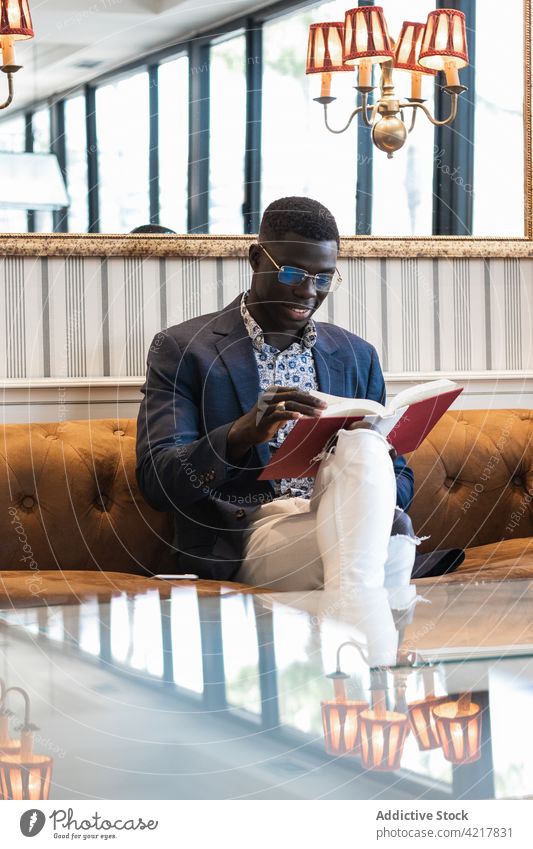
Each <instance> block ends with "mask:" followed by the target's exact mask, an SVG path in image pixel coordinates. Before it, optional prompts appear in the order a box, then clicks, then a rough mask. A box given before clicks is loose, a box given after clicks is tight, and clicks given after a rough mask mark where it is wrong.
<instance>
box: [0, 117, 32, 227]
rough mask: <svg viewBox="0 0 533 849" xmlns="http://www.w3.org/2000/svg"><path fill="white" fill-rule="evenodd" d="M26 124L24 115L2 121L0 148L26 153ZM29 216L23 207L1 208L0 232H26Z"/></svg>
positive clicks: (0, 125)
mask: <svg viewBox="0 0 533 849" xmlns="http://www.w3.org/2000/svg"><path fill="white" fill-rule="evenodd" d="M25 128H26V125H25V121H24V116H23V115H17V116H16V118H8V119H7V120H3V121H0V150H5V151H11V152H13V153H24V151H25V149H26V129H25ZM27 229H28V218H27V215H26V213H25V212H24V210H22V209H0V233H26V231H27Z"/></svg>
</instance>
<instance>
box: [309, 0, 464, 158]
mask: <svg viewBox="0 0 533 849" xmlns="http://www.w3.org/2000/svg"><path fill="white" fill-rule="evenodd" d="M376 64H379V65H380V66H381V80H380V95H379V97H378V98H377V99H376V100H375V102H373V103H370V102H369V95H370V94H371V92H372V91H374V86H373V85H372V66H373V65H376ZM467 65H468V47H467V42H466V21H465V16H464V13H463V12H460V11H458V10H457V9H436V10H435V11H432V12H430V13H429V15H428V19H427V22H426V23H425V24H422V23H416V22H413V21H404V23H403V26H402V29H401V32H400V36H399V38H398V40H397V42H396V43H394V41H393V40H392V39H391V37H390V35H389V31H388V28H387V22H386V20H385V15H384V13H383V9H382V8H381V7H380V6H361V7H358V8H356V9H349V10H348V11H347V12H346V16H345V20H344V22H342V21H340V22H339V21H334V22H330V23H316V24H311V26H310V29H309V44H308V50H307V68H306V73H307V74H321V75H322V85H321V92H320V97H316V98H314V99H315V100H316V101H317V102H318V103H320V104H322V106H323V107H324V121H325V124H326V127H327V129H328V130H329V131H330V132H331V133H336V134H338V133H343V132H345V131H346V130H347V129H348V127H349V126H350V124H351V123H352V121H353V119H354V118H355V116H356V115H361V119H362V122H363V124H364V125H365V126H366V127H369V128H370V129H371V131H372V141H373V143H374V144H375V146H376V147H377V148H378V149H379V150H383V151H384V152H385V153H386V154H387V156H388V158H389V159H390V158H392V156H393V154H394V153H395V152H396V151H397V150H400V148H402V147H403V145H404V144H405V140H406V139H407V136H408V134H409V133H410V132H411V131H412V130H413V129H414V126H415V122H416V116H417V113H418V111H419V110H421V111H422V112H424V114H425V115H426V117H427V118H428V119H429V120H430V121H431V123H432V124H434V125H435V126H444V125H446V124H451V123H452V122H453V121H454V120H455V118H456V116H457V104H458V99H459V96H460V95H461V94H462V93H463V92H464V91H466V90H467V89H466V87H465V86H463V85H461V83H460V80H459V70H460V69H461V68H465V67H466V66H467ZM355 68H356V69H357V74H358V78H357V85H356V86H355V88H356V89H357V91H358V92H359V93H360V95H361V102H360V105H359V106H357V108H356V109H354V111H353V112H352V114H351V115H350V117H349V119H348V122H347V123H346V124H345V126H344V127H342V128H341V129H333V128H332V127H331V126H330V125H329V122H328V106H329V105H330V104H331V103H333V102H334V101H335V100H336V98H335V97H332V96H331V83H332V75H333V74H334V73H343V72H347V71H352V72H353V71H354V69H355ZM396 69H398V70H401V71H408V72H409V73H410V74H411V97H408V98H407V99H405V100H400V99H399V98H398V97H397V95H396V92H395V88H394V80H393V72H394V70H396ZM439 71H442V72H444V74H445V77H446V85H445V86H444V87H443V90H444V91H445V92H446V93H447V94H448V95H449V96H450V113H449V115H448V117H447V118H444V119H442V120H439V119H437V118H436V117H435V116H433V115H432V114H431V112H430V111H429V109H428V108H427V106H426V105H425V101H424V99H423V97H422V76H423V75H425V74H429V75H431V76H433V77H435V76H436V75H437V74H438V73H439ZM408 109H411V110H412V113H411V120H410V123H409V127H407V125H406V122H405V120H404V112H405V111H406V110H408Z"/></svg>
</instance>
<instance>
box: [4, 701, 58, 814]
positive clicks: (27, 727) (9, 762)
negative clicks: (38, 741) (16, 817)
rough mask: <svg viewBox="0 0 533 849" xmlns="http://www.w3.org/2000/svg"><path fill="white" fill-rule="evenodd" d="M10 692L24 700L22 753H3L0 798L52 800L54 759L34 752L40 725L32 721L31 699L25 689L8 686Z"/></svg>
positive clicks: (21, 737) (21, 732)
mask: <svg viewBox="0 0 533 849" xmlns="http://www.w3.org/2000/svg"><path fill="white" fill-rule="evenodd" d="M8 693H19V694H20V695H21V696H22V698H23V699H24V723H23V725H22V727H21V729H20V751H19V752H17V753H13V754H4V753H0V798H1V799H9V800H15V799H17V800H28V801H38V800H45V799H48V796H49V793H50V782H51V778H52V764H53V759H52V758H51V757H49V756H48V755H36V754H34V752H33V734H34V731H37V726H36V725H33V724H32V723H31V722H30V699H29V696H28V694H27V692H26V691H25V690H23V689H22V687H8V689H7V690H5V691H4V698H5V697H6V696H7V695H8Z"/></svg>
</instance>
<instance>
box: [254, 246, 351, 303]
mask: <svg viewBox="0 0 533 849" xmlns="http://www.w3.org/2000/svg"><path fill="white" fill-rule="evenodd" d="M257 244H258V245H259V247H260V248H261V250H262V251H263V253H264V254H266V256H267V257H268V258H269V260H270V262H271V263H272V265H273V266H274V268H276V269H277V272H278V280H279V282H280V283H283V284H284V285H285V286H299V285H300V283H303V282H304V280H307V278H309V280H312V281H313V284H314V287H315V289H316V291H317V292H334V291H335V290H336V289H337V288H338V287H339V285H340V284H341V283H342V277H341V275H340V273H339V269H338V268H336V269H335V272H334V274H326V273H325V272H320V273H319V274H309V272H308V271H304V269H303V268H294V266H292V265H278V264H277V262H276V260H275V259H274V258H273V257H271V256H270V254H269V252H268V251H267V249H266V248H265V246H264V245H262V244H261V242H258V243H257ZM335 274H336V275H337V276H336V278H335V282H334V283H333V278H334V277H335ZM332 284H333V285H332Z"/></svg>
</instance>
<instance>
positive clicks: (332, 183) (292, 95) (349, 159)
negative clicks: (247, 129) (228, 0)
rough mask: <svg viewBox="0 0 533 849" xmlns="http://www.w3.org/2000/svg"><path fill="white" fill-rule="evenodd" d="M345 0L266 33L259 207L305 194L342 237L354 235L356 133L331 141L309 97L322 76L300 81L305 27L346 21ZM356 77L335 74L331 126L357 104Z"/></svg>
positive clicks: (274, 24)
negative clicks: (318, 204) (324, 208)
mask: <svg viewBox="0 0 533 849" xmlns="http://www.w3.org/2000/svg"><path fill="white" fill-rule="evenodd" d="M348 8H349V4H347V3H346V0H341V2H339V0H335V2H331V3H322V4H321V5H320V6H315V7H313V8H311V9H306V10H303V11H299V12H296V13H294V14H291V15H286V16H284V17H283V18H276V19H274V20H272V21H270V22H268V23H266V24H265V26H264V41H263V45H264V48H263V55H264V57H265V59H264V68H263V121H262V207H263V208H265V206H267V204H268V203H270V202H271V201H272V200H274V199H275V198H277V197H283V196H285V195H307V196H309V197H312V198H316V200H319V201H321V202H322V203H324V204H325V205H326V206H328V207H329V208H330V209H331V211H332V213H333V214H334V215H335V217H336V219H337V223H338V225H339V230H340V231H341V233H347V234H349V233H354V232H355V190H356V179H357V147H356V144H357V142H356V139H357V136H356V130H355V127H353V126H352V127H350V129H349V130H347V131H346V132H345V133H342V134H341V135H338V136H333V135H331V133H329V132H328V131H327V130H326V128H325V126H324V113H323V109H322V107H321V106H320V105H319V104H318V103H314V102H313V98H314V97H317V96H318V95H319V94H320V74H309V75H307V76H306V74H305V51H306V46H307V37H308V28H309V24H310V23H312V22H313V21H326V20H331V21H334V20H343V19H344V12H345V11H346V9H348ZM353 85H354V75H353V74H351V73H339V74H334V75H333V82H332V91H331V93H332V95H333V96H335V97H337V98H338V100H337V102H336V103H333V104H332V106H331V107H330V111H329V120H330V123H331V125H332V126H333V127H339V125H343V124H344V123H345V122H346V118H347V115H349V114H350V112H351V111H352V109H353V108H354V105H355V97H354V90H353Z"/></svg>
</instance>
